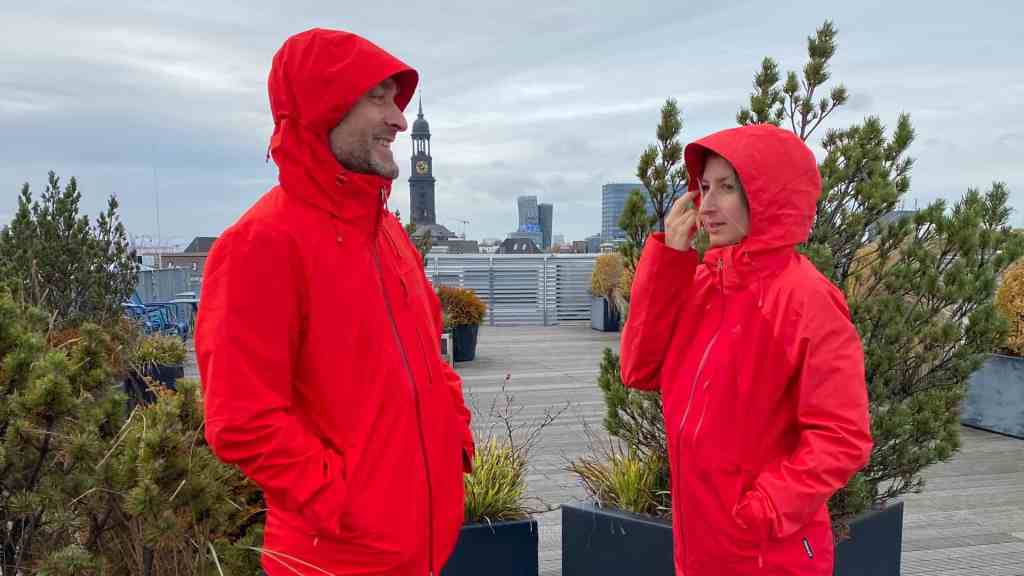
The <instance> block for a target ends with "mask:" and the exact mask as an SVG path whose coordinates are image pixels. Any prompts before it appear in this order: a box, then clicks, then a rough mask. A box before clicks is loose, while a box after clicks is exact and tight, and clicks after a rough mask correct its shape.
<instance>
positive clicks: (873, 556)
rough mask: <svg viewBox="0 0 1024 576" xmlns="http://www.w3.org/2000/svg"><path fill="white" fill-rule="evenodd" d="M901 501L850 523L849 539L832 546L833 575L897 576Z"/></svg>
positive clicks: (901, 516)
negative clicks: (834, 553)
mask: <svg viewBox="0 0 1024 576" xmlns="http://www.w3.org/2000/svg"><path fill="white" fill-rule="evenodd" d="M902 555H903V502H896V503H894V504H891V505H889V506H887V507H886V508H883V509H881V510H873V511H871V512H867V513H865V514H862V515H861V516H859V517H858V518H857V519H856V520H854V521H853V522H851V523H850V538H849V539H847V540H843V541H842V542H840V543H839V545H838V546H836V566H835V576H900V561H901V556H902Z"/></svg>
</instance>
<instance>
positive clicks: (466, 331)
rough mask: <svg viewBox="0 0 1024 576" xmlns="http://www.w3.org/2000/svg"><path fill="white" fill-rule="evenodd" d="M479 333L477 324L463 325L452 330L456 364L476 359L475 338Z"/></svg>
mask: <svg viewBox="0 0 1024 576" xmlns="http://www.w3.org/2000/svg"><path fill="white" fill-rule="evenodd" d="M479 332H480V326H479V325H477V324H469V325H466V324H463V325H461V326H455V327H453V328H452V341H453V343H454V344H455V346H454V347H455V353H454V359H455V361H456V362H470V361H472V360H473V359H474V358H476V337H477V334H478V333H479Z"/></svg>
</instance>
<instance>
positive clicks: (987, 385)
mask: <svg viewBox="0 0 1024 576" xmlns="http://www.w3.org/2000/svg"><path fill="white" fill-rule="evenodd" d="M996 307H997V309H998V310H999V312H1000V313H1001V315H1002V316H1003V318H1005V319H1006V321H1007V323H1008V324H1009V331H1008V333H1007V338H1006V345H1005V348H1004V350H1003V352H1002V353H997V354H992V355H991V356H989V357H988V359H987V360H986V361H985V363H984V364H983V365H982V367H981V368H980V369H979V370H978V371H977V372H975V373H974V374H972V375H971V379H970V384H969V385H968V386H967V396H966V397H965V398H964V405H963V415H962V421H963V423H964V424H967V425H968V426H973V427H975V428H981V429H983V430H988V431H990V432H998V433H1000V434H1007V435H1009V436H1014V437H1016V438H1024V260H1018V261H1017V262H1016V263H1014V265H1013V266H1011V267H1010V268H1009V269H1007V271H1006V273H1005V274H1003V278H1002V281H1001V283H1000V285H999V290H998V291H997V292H996Z"/></svg>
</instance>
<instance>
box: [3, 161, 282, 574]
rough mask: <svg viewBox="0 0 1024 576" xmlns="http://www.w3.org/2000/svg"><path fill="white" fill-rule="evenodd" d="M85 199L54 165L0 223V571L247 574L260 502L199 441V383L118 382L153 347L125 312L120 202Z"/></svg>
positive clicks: (127, 276) (130, 265)
mask: <svg viewBox="0 0 1024 576" xmlns="http://www.w3.org/2000/svg"><path fill="white" fill-rule="evenodd" d="M80 198H81V196H80V194H79V192H78V189H77V184H76V182H75V180H74V179H73V178H72V179H71V181H70V182H69V184H68V185H67V186H66V187H65V188H63V189H61V188H60V185H59V180H58V179H57V177H56V175H54V174H53V173H51V174H50V183H49V186H48V188H47V190H46V191H45V192H44V194H43V195H42V198H41V200H40V201H39V202H33V200H32V197H31V194H30V192H29V189H28V186H27V185H26V186H25V187H23V188H22V191H21V194H20V196H19V209H18V212H17V214H16V215H15V217H14V219H13V221H12V222H11V223H10V225H8V226H6V227H5V228H4V229H3V231H2V232H0V271H2V273H3V276H2V279H3V281H4V282H3V284H4V285H5V286H0V572H2V573H3V574H46V575H67V576H71V575H76V576H80V575H100V574H112V575H115V576H120V575H125V576H127V575H128V574H142V575H144V576H163V575H168V576H170V575H171V574H174V575H178V574H190V575H199V574H203V575H207V574H217V573H219V571H218V570H217V566H218V565H219V566H220V568H221V569H223V570H226V571H227V572H226V573H232V574H252V573H256V570H257V566H258V559H259V553H258V551H257V548H258V545H259V541H260V539H261V529H262V515H261V512H260V510H262V509H263V508H264V506H263V504H262V497H261V495H260V493H259V491H258V490H257V489H256V488H255V487H254V486H253V485H252V484H250V483H249V482H248V481H247V480H246V479H245V478H244V477H243V476H242V475H241V473H240V472H239V471H238V470H237V469H235V468H233V467H230V466H226V465H224V464H222V463H220V462H219V461H217V459H216V458H215V457H214V456H213V454H212V453H211V452H210V451H209V449H208V448H207V447H206V445H205V440H204V438H203V434H202V406H201V403H200V400H199V395H198V385H197V384H196V383H194V382H179V383H178V387H177V388H178V391H177V392H171V391H162V392H159V393H158V394H157V400H156V402H154V403H152V404H150V405H148V406H135V405H134V404H129V402H128V398H127V397H126V396H125V395H124V394H122V393H121V391H120V390H121V384H122V382H124V380H125V378H126V376H128V375H129V373H130V372H132V371H134V373H135V376H139V377H141V376H140V374H139V373H140V372H141V369H140V368H138V366H140V365H141V361H142V359H143V357H144V356H146V353H144V350H150V351H151V348H152V346H145V344H146V342H147V339H148V338H150V337H143V336H142V335H141V333H140V331H139V328H138V326H136V325H135V324H133V323H131V322H130V321H128V320H127V319H125V318H124V317H123V316H122V314H121V303H122V302H123V301H124V300H125V299H126V298H127V297H128V295H130V294H131V291H132V290H133V289H134V285H135V271H136V270H137V265H136V264H135V261H134V256H133V254H132V253H131V250H130V249H129V245H128V242H127V234H126V232H125V229H124V227H123V226H122V225H121V223H120V222H119V221H118V217H117V208H118V206H117V202H116V200H114V199H111V201H110V203H109V204H108V207H107V210H106V211H104V212H103V213H102V214H100V216H99V218H98V219H97V221H96V223H95V224H94V225H90V223H89V220H88V218H87V217H86V216H82V215H80V214H79V200H80ZM178 344H179V345H180V342H179V343H178Z"/></svg>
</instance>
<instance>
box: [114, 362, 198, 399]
mask: <svg viewBox="0 0 1024 576" xmlns="http://www.w3.org/2000/svg"><path fill="white" fill-rule="evenodd" d="M143 376H145V377H147V378H152V379H153V380H154V382H155V383H157V384H160V385H162V386H164V387H165V388H169V389H171V390H177V382H178V380H179V379H181V378H184V377H185V367H184V366H166V365H163V364H158V365H156V366H152V367H149V368H147V369H146V372H145V374H144V375H140V374H139V373H137V372H134V371H133V372H132V373H131V374H129V375H128V377H127V378H125V380H124V382H123V389H124V392H125V394H127V395H128V404H129V408H131V407H133V406H135V405H136V404H152V403H153V402H155V401H156V394H154V393H153V391H152V390H150V389H149V386H147V385H146V381H145V380H144V379H143Z"/></svg>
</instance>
